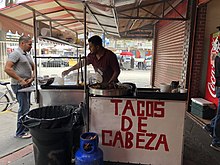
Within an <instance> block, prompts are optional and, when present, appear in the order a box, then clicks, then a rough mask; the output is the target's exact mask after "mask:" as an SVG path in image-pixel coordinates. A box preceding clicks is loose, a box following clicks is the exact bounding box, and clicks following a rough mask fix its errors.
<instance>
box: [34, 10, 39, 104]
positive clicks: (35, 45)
mask: <svg viewBox="0 0 220 165" xmlns="http://www.w3.org/2000/svg"><path fill="white" fill-rule="evenodd" d="M33 22H34V63H35V86H36V102H37V103H39V91H38V82H37V21H36V12H35V10H33Z"/></svg>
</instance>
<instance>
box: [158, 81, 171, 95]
mask: <svg viewBox="0 0 220 165" xmlns="http://www.w3.org/2000/svg"><path fill="white" fill-rule="evenodd" d="M160 92H164V93H169V92H170V85H168V84H165V83H161V84H160Z"/></svg>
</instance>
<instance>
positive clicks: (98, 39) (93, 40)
mask: <svg viewBox="0 0 220 165" xmlns="http://www.w3.org/2000/svg"><path fill="white" fill-rule="evenodd" d="M88 41H89V42H91V43H92V44H93V45H95V46H97V45H100V46H102V39H101V37H99V36H97V35H95V36H92V37H91V38H89V39H88Z"/></svg>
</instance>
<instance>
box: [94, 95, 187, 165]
mask: <svg viewBox="0 0 220 165" xmlns="http://www.w3.org/2000/svg"><path fill="white" fill-rule="evenodd" d="M185 108H186V107H185V102H184V101H165V100H144V99H127V98H126V99H125V98H114V99H113V98H102V97H91V98H90V131H93V132H96V133H98V135H99V138H100V143H99V144H100V148H102V150H103V152H104V159H105V160H106V161H112V162H124V163H126V162H130V163H142V164H155V165H156V164H163V165H166V164H167V165H168V164H169V165H172V164H175V165H176V164H181V161H182V145H183V126H184V117H185ZM174 162H175V163H174Z"/></svg>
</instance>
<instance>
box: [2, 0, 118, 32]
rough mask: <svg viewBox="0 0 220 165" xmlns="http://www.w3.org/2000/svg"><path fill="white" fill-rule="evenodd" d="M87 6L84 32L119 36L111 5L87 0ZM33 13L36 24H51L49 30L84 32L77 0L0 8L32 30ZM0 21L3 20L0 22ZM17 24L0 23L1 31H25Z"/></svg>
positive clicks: (40, 0)
mask: <svg viewBox="0 0 220 165" xmlns="http://www.w3.org/2000/svg"><path fill="white" fill-rule="evenodd" d="M85 2H86V1H85ZM108 2H109V0H108ZM107 4H108V3H107ZM86 7H87V13H86V28H87V31H89V32H98V33H105V34H110V35H116V36H119V33H118V27H117V24H116V20H115V15H114V12H113V10H112V8H111V7H110V6H107V5H106V4H102V3H101V2H100V3H98V2H96V1H89V2H88V3H87V2H86ZM33 11H36V21H38V22H41V23H44V24H46V25H47V26H49V25H50V21H51V23H52V24H51V25H52V28H56V29H58V30H60V31H62V32H64V31H66V30H67V31H69V32H73V33H75V34H77V35H78V34H83V33H84V3H83V2H82V1H79V0H59V1H54V0H38V1H36V0H29V1H25V2H22V3H17V4H15V3H12V4H10V5H9V6H7V7H5V8H2V9H0V15H3V16H6V17H8V18H13V19H14V20H16V21H18V22H19V23H20V24H22V23H23V24H26V25H29V26H31V27H32V28H33V27H34V21H33ZM0 22H3V21H2V20H0ZM8 22H11V21H8ZM18 22H17V23H16V24H15V23H14V24H13V25H15V26H14V28H11V27H9V25H5V23H4V22H3V23H1V24H2V28H3V29H8V30H11V31H13V32H14V30H13V29H16V28H17V31H18V33H23V31H24V30H25V31H26V29H25V28H23V29H22V28H19V25H18V24H19V23H18ZM8 24H11V23H8ZM23 26H24V25H23Z"/></svg>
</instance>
